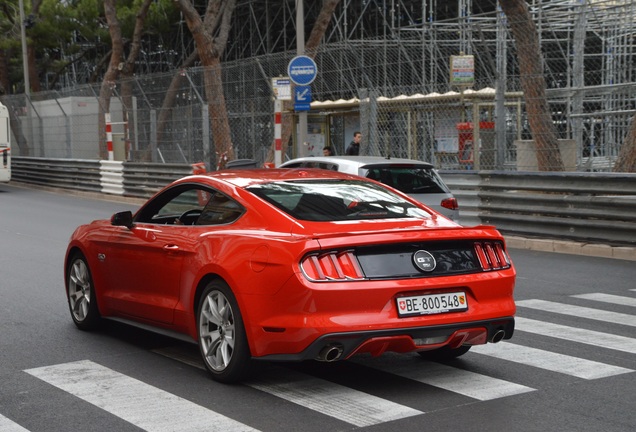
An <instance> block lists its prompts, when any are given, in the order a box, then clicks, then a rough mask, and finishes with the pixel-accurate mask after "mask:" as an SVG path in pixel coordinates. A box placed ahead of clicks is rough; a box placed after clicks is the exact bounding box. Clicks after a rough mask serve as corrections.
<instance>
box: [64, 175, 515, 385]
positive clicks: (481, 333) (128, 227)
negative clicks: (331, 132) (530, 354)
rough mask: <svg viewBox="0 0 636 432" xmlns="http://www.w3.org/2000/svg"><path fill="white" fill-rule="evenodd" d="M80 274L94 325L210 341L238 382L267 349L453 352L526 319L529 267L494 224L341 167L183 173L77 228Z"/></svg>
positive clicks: (83, 322)
mask: <svg viewBox="0 0 636 432" xmlns="http://www.w3.org/2000/svg"><path fill="white" fill-rule="evenodd" d="M65 282H66V291H67V296H68V303H69V307H70V312H71V316H72V318H73V321H74V322H75V324H76V325H77V326H78V327H79V328H80V329H91V328H94V327H95V326H96V324H97V323H98V322H99V321H100V319H101V318H110V319H116V320H119V321H125V322H129V323H132V324H136V325H143V326H145V327H148V326H150V327H152V328H154V329H156V330H158V331H160V332H163V333H166V334H170V335H173V336H174V335H179V337H181V338H185V339H189V340H190V341H196V342H197V343H198V345H199V347H200V351H201V355H202V357H203V360H204V363H205V366H206V367H207V369H208V370H209V372H210V373H211V375H212V377H213V378H214V379H216V380H218V381H222V382H231V381H237V380H240V379H243V378H244V377H245V376H246V374H247V373H248V372H249V371H250V363H251V362H252V361H254V360H255V359H262V360H284V361H293V360H307V359H315V360H320V361H335V360H344V359H348V358H350V357H351V356H353V355H355V354H358V353H370V354H371V355H374V356H376V355H380V354H382V353H383V352H385V351H395V352H418V353H419V354H421V355H422V356H425V357H433V358H452V357H456V356H459V355H462V354H464V353H465V352H467V351H468V350H469V349H470V347H471V345H478V344H485V343H487V342H498V341H500V340H501V339H509V338H510V337H512V333H513V330H514V313H515V304H514V300H513V289H514V283H515V270H514V267H513V265H512V263H511V261H510V259H509V257H508V254H507V253H506V249H505V245H504V241H503V238H502V236H501V235H500V234H499V233H498V232H497V231H496V230H495V229H494V228H493V227H489V226H478V227H473V228H464V227H461V226H459V225H457V224H455V223H453V222H451V221H450V220H448V219H446V218H445V217H443V216H442V215H440V214H437V213H435V212H434V211H433V210H430V209H428V208H427V207H424V206H423V205H422V204H420V203H418V202H417V201H414V200H412V199H411V198H409V197H408V196H406V195H404V194H402V193H400V192H398V191H396V190H394V189H391V188H390V187H387V186H385V185H382V184H381V183H377V182H375V181H373V180H369V179H363V178H361V177H357V176H352V175H347V174H341V173H337V172H332V171H326V170H313V169H280V170H279V169H271V170H236V171H232V170H228V171H220V172H216V173H211V174H204V175H193V176H189V177H185V178H183V179H180V180H178V181H176V182H174V183H172V184H170V185H169V186H167V187H166V188H164V189H163V190H162V191H160V192H159V193H157V194H156V195H155V196H154V197H152V198H151V199H150V200H149V201H148V202H147V203H146V204H144V205H143V206H142V207H141V208H140V209H139V210H138V211H137V212H136V213H135V214H134V215H133V214H132V213H131V212H121V213H117V214H115V215H113V217H112V218H111V220H110V221H108V220H106V221H94V222H92V223H90V224H88V225H83V226H80V227H79V228H77V230H76V231H75V232H74V233H73V235H72V237H71V240H70V243H69V246H68V250H67V255H66V261H65Z"/></svg>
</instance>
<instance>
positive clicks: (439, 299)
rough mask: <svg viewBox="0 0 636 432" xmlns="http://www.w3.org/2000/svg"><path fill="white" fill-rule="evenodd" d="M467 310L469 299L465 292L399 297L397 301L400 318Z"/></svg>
mask: <svg viewBox="0 0 636 432" xmlns="http://www.w3.org/2000/svg"><path fill="white" fill-rule="evenodd" d="M467 309H468V298H467V297H466V293H464V292H463V291H459V292H452V293H444V294H429V295H421V296H410V297H398V299H397V310H398V316H399V317H407V316H413V315H431V314H439V313H446V312H457V311H465V310H467Z"/></svg>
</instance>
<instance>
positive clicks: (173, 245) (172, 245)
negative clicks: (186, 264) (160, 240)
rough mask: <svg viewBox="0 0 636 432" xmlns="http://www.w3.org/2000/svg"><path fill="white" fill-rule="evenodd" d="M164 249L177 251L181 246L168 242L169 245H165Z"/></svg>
mask: <svg viewBox="0 0 636 432" xmlns="http://www.w3.org/2000/svg"><path fill="white" fill-rule="evenodd" d="M163 250H167V251H177V250H179V246H177V245H176V244H167V245H164V247H163Z"/></svg>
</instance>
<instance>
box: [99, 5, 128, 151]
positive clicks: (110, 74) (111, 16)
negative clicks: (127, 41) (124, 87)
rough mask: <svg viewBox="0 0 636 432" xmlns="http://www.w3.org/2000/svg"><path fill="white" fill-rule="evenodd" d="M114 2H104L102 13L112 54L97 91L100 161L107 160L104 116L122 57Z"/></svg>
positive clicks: (107, 110) (107, 111)
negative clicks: (106, 23) (108, 34)
mask: <svg viewBox="0 0 636 432" xmlns="http://www.w3.org/2000/svg"><path fill="white" fill-rule="evenodd" d="M115 1H116V0H104V12H105V15H106V21H107V22H108V31H109V32H110V38H111V41H112V47H113V48H112V52H111V55H110V63H109V64H108V69H107V70H106V73H105V74H104V79H103V81H102V86H101V88H100V91H99V114H98V127H99V137H100V139H99V156H100V158H101V159H108V147H107V143H106V120H105V118H104V114H106V113H110V98H111V96H112V92H113V87H114V86H115V85H116V82H117V78H118V77H119V71H120V64H121V62H122V58H123V55H124V43H123V40H122V37H121V27H120V25H119V20H118V19H117V10H116V9H115Z"/></svg>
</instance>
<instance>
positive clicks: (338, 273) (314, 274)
mask: <svg viewBox="0 0 636 432" xmlns="http://www.w3.org/2000/svg"><path fill="white" fill-rule="evenodd" d="M300 268H301V269H302V271H303V273H304V274H305V277H307V279H309V280H310V281H312V282H327V281H349V280H362V279H364V273H363V272H362V269H361V268H360V264H358V260H357V258H356V256H355V255H354V253H353V251H344V252H326V253H321V254H312V255H308V256H306V257H305V258H304V259H303V260H302V261H301V263H300Z"/></svg>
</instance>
